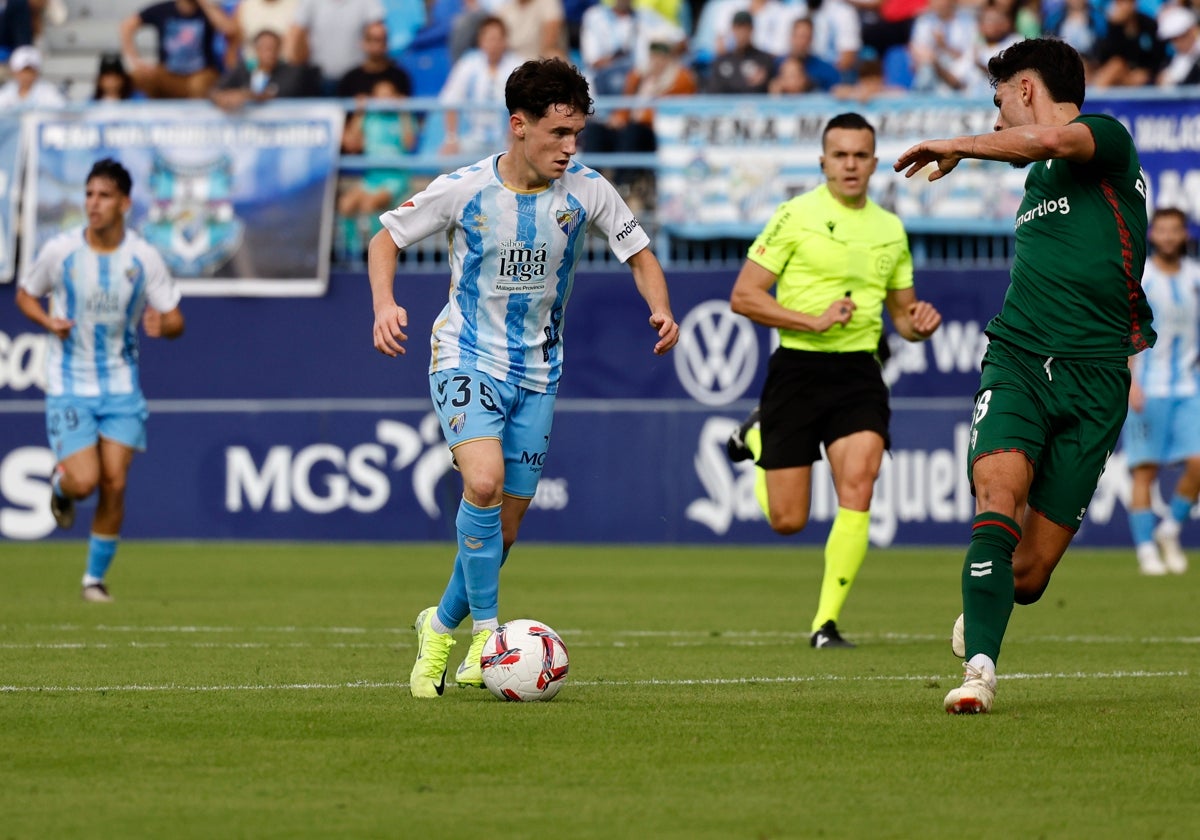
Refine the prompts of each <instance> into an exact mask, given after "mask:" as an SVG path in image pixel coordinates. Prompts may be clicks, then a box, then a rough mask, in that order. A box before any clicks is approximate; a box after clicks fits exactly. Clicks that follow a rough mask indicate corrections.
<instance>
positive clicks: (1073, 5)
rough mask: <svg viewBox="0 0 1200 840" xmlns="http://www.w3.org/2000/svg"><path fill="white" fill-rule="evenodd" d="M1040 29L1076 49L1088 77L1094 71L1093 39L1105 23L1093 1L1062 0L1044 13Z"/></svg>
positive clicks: (1094, 49)
mask: <svg viewBox="0 0 1200 840" xmlns="http://www.w3.org/2000/svg"><path fill="white" fill-rule="evenodd" d="M1043 28H1044V29H1045V31H1046V34H1047V35H1051V36H1053V37H1055V38H1058V39H1059V40H1060V41H1066V42H1067V43H1068V44H1070V45H1071V46H1072V47H1074V48H1075V51H1076V52H1077V53H1079V57H1080V58H1082V59H1083V65H1084V68H1085V69H1086V70H1087V73H1088V75H1089V76H1090V75H1091V74H1092V73H1093V72H1094V71H1095V69H1096V42H1097V41H1098V40H1099V38H1100V33H1101V32H1103V31H1104V29H1105V23H1104V12H1103V11H1102V10H1101V8H1100V7H1099V6H1097V5H1095V4H1094V3H1093V2H1092V0H1065V2H1064V3H1062V4H1061V5H1059V6H1056V7H1055V8H1054V9H1053V10H1052V11H1050V12H1048V13H1047V14H1046V18H1045V20H1044V21H1043Z"/></svg>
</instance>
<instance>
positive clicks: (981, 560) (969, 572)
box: [962, 512, 1021, 662]
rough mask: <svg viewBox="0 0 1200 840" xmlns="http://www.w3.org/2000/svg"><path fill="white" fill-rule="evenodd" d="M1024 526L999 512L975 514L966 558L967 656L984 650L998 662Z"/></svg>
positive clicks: (963, 574) (964, 599) (965, 615)
mask: <svg viewBox="0 0 1200 840" xmlns="http://www.w3.org/2000/svg"><path fill="white" fill-rule="evenodd" d="M1020 541H1021V526H1020V525H1018V524H1017V523H1016V522H1015V521H1013V520H1012V519H1009V518H1008V517H1007V516H1004V515H1002V514H999V513H990V512H987V513H981V514H979V515H978V516H976V517H975V522H974V525H973V526H972V530H971V544H970V545H969V546H968V548H967V556H966V559H965V560H964V561H963V572H962V594H963V622H964V624H963V626H964V630H965V632H966V641H967V659H970V658H971V657H972V656H975V655H976V654H979V653H982V654H984V655H985V656H988V657H990V658H991V660H992V662H996V661H998V660H999V658H1000V644H1001V642H1002V641H1003V640H1004V631H1005V630H1006V629H1008V619H1009V616H1011V615H1012V610H1013V603H1014V590H1013V559H1012V558H1013V552H1014V551H1016V550H1017V543H1019V542H1020Z"/></svg>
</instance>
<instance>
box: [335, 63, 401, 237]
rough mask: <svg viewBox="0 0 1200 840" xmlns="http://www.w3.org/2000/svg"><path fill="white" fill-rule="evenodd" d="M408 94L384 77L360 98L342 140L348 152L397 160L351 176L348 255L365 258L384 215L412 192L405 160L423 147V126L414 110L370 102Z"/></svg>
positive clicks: (343, 210)
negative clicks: (420, 139)
mask: <svg viewBox="0 0 1200 840" xmlns="http://www.w3.org/2000/svg"><path fill="white" fill-rule="evenodd" d="M407 97H408V94H406V93H404V92H403V91H401V90H400V89H399V88H398V87H396V83H395V79H394V78H391V77H388V76H379V77H378V78H377V79H376V80H375V83H374V86H373V87H372V89H371V91H370V92H369V94H367V95H361V94H360V95H359V96H358V97H357V98H356V106H355V109H354V113H353V114H351V116H350V120H349V122H348V123H347V124H346V130H345V132H344V134H343V139H342V151H343V152H348V153H349V154H359V155H366V156H367V157H370V158H376V159H379V158H391V159H392V160H393V161H394V163H393V165H391V166H384V167H379V168H373V169H368V170H366V171H365V172H363V175H362V177H361V178H347V179H346V180H345V181H344V182H343V185H342V191H341V194H340V195H339V196H338V202H337V207H338V216H339V219H338V223H339V225H340V228H341V230H340V231H339V237H340V238H341V243H340V250H341V252H342V254H344V255H346V256H349V257H351V258H354V259H361V258H362V254H363V251H364V249H365V248H366V243H367V242H368V241H369V240H370V238H371V237H372V236H374V235H375V234H376V233H377V232H378V231H379V230H380V228H381V227H382V226H381V225H380V223H379V214H380V213H382V212H383V211H384V210H389V209H391V208H392V207H395V206H397V205H398V204H399V203H400V202H401V201H403V200H404V199H405V198H407V197H408V194H409V176H408V172H407V171H406V170H405V169H404V168H403V158H405V157H407V156H408V155H409V154H411V153H413V152H415V151H416V149H417V124H416V120H415V119H414V118H413V114H412V113H411V112H409V111H396V110H389V109H383V108H380V109H372V108H369V103H370V102H376V103H381V102H396V101H398V100H401V99H406V98H407Z"/></svg>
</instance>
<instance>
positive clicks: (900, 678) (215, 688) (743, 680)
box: [0, 671, 1191, 694]
mask: <svg viewBox="0 0 1200 840" xmlns="http://www.w3.org/2000/svg"><path fill="white" fill-rule="evenodd" d="M1189 676H1191V673H1190V672H1188V671H1101V672H1097V673H1091V674H1089V673H1085V672H1083V671H1074V672H1070V673H1068V672H1059V673H1049V672H1047V673H1041V674H1024V673H1017V674H1001V675H1000V679H1001V680H1002V681H1003V680H1045V679H1059V680H1121V679H1151V678H1161V677H1189ZM955 678H956V677H950V676H949V675H946V674H925V675H921V674H896V675H881V674H875V675H872V676H842V675H836V674H821V675H812V676H788V677H734V678H723V677H711V678H701V679H689V680H658V679H650V680H574V681H572V682H571V685H576V686H586V687H601V688H602V687H605V686H664V687H677V686H678V687H681V686H690V685H713V686H724V685H730V686H734V685H760V684H769V685H779V684H783V685H791V684H797V683H817V682H929V681H931V680H942V679H955ZM407 687H408V683H402V682H368V681H366V680H361V681H356V682H345V683H281V684H277V685H253V684H241V685H177V684H174V683H166V684H163V685H138V684H133V685H101V686H84V685H58V686H55V685H0V694H15V693H28V694H34V693H38V692H50V693H59V694H89V693H99V692H110V691H111V692H163V691H183V692H193V693H202V692H252V691H335V690H341V689H364V688H366V689H373V688H407Z"/></svg>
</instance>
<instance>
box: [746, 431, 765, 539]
mask: <svg viewBox="0 0 1200 840" xmlns="http://www.w3.org/2000/svg"><path fill="white" fill-rule="evenodd" d="M745 441H746V448H747V449H749V450H750V454H752V455H753V456H754V462H755V463H756V464H757V463H758V459H759V456H761V455H762V429H760V428H759V427H758V426H757V425H755V426H752V427H751V428H750V429H748V430H747V431H746V437H745ZM754 498H755V500H756V501H757V502H758V506H759V507H760V508H762V512H763V516H765V517H766V518H767V521H768V522H770V521H771V508H770V505H769V504H768V502H767V471H766V470H764V469H763V468H762V467H758V466H756V467H755V468H754Z"/></svg>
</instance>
